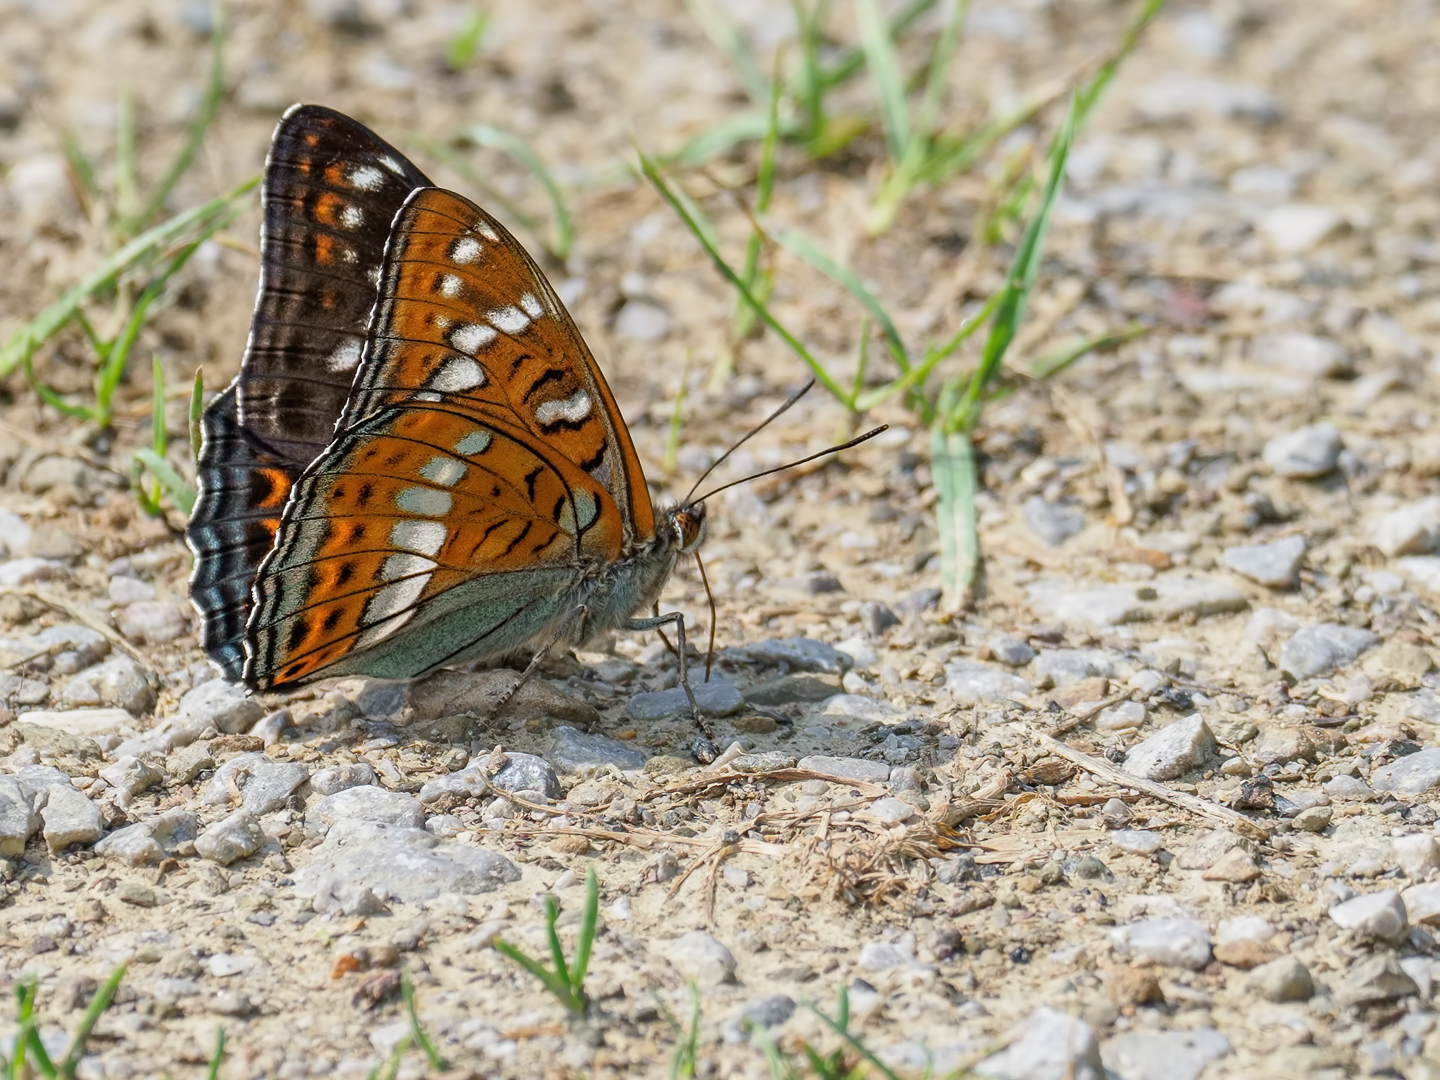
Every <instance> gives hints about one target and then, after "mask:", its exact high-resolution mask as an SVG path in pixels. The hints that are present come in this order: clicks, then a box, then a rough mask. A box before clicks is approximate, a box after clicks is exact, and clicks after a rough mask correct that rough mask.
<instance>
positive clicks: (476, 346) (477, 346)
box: [448, 323, 497, 355]
mask: <svg viewBox="0 0 1440 1080" xmlns="http://www.w3.org/2000/svg"><path fill="white" fill-rule="evenodd" d="M496 337H497V335H496V333H495V331H494V330H491V329H490V327H488V326H481V325H480V324H479V323H461V324H460V325H459V326H457V327H455V329H454V330H451V331H450V334H449V339H448V340H449V342H450V347H451V348H452V349H454V350H455V351H456V352H462V353H470V354H472V355H473V354H475V353H477V352H479V351H480V350H481V349H483V348H485V346H487V345H489V344H490V343H491V342H492V341H494V340H495V338H496Z"/></svg>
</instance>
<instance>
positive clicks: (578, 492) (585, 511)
mask: <svg viewBox="0 0 1440 1080" xmlns="http://www.w3.org/2000/svg"><path fill="white" fill-rule="evenodd" d="M599 516H600V506H599V504H598V503H597V502H596V501H595V496H594V495H591V494H590V492H588V491H586V490H585V489H584V488H576V489H575V517H576V518H577V519H578V521H579V525H580V528H582V529H588V528H589V527H590V526H591V525H593V524H594V523H595V519H596V518H597V517H599Z"/></svg>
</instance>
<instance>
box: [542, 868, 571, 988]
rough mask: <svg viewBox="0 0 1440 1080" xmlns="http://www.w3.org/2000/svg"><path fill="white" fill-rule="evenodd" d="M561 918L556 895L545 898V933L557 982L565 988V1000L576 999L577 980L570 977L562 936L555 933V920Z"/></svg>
mask: <svg viewBox="0 0 1440 1080" xmlns="http://www.w3.org/2000/svg"><path fill="white" fill-rule="evenodd" d="M559 917H560V901H559V900H557V899H555V897H554V895H553V894H552V895H549V896H546V897H545V931H546V935H545V936H546V938H547V939H548V940H549V943H550V962H551V963H552V964H554V965H555V976H556V982H558V983H559V984H560V985H561V986H563V987H565V998H566V1000H569V999H571V998H573V997H574V991H575V980H574V979H572V978H571V977H570V968H569V965H567V964H566V963H565V949H564V946H562V945H561V944H560V935H559V934H558V933H556V932H555V920H557V919H558V918H559Z"/></svg>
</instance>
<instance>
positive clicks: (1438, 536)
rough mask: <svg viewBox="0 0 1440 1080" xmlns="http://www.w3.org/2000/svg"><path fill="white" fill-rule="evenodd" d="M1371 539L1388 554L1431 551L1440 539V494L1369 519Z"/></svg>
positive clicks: (1417, 553) (1394, 555) (1413, 553)
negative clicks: (1371, 519)
mask: <svg viewBox="0 0 1440 1080" xmlns="http://www.w3.org/2000/svg"><path fill="white" fill-rule="evenodd" d="M1368 534H1369V538H1370V543H1372V544H1374V545H1375V546H1376V547H1377V548H1379V549H1380V553H1381V554H1382V555H1384V556H1386V557H1387V558H1391V559H1393V558H1395V557H1396V556H1397V555H1428V554H1430V553H1431V552H1433V551H1434V550H1435V545H1436V542H1437V541H1440V496H1434V495H1432V496H1431V497H1430V498H1428V499H1421V500H1420V501H1419V502H1414V503H1410V504H1409V505H1407V506H1401V507H1398V508H1397V509H1395V510H1391V511H1390V512H1389V513H1388V514H1382V515H1380V516H1379V517H1377V518H1375V519H1374V520H1373V521H1371V522H1370V527H1369V529H1368Z"/></svg>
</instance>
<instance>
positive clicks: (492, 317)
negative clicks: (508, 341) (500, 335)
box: [485, 307, 530, 334]
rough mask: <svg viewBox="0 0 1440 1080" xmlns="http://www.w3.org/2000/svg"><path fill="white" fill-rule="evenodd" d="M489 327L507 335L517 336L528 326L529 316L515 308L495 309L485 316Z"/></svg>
mask: <svg viewBox="0 0 1440 1080" xmlns="http://www.w3.org/2000/svg"><path fill="white" fill-rule="evenodd" d="M485 318H486V319H488V320H489V321H490V325H491V326H493V327H495V328H496V329H497V330H502V331H504V332H505V333H507V334H518V333H519V332H520V331H521V330H524V329H525V327H527V326H529V325H530V316H529V315H526V314H525V312H523V311H521V310H520V309H519V308H517V307H502V308H496V309H495V310H494V311H492V312H490V313H489V314H487V315H486V316H485Z"/></svg>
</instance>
